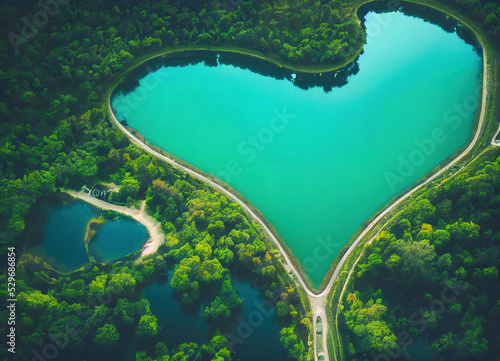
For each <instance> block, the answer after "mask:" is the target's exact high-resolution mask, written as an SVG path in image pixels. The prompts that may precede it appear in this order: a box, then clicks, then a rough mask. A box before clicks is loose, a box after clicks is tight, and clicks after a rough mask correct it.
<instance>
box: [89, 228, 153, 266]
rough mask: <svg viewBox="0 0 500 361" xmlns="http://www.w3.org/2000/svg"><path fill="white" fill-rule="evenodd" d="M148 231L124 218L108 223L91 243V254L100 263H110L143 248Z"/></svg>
mask: <svg viewBox="0 0 500 361" xmlns="http://www.w3.org/2000/svg"><path fill="white" fill-rule="evenodd" d="M147 239H148V231H147V229H146V227H144V226H143V225H142V224H141V223H139V222H137V221H135V220H132V219H129V218H123V219H120V220H117V221H111V222H108V223H106V224H105V225H104V226H103V227H102V228H101V229H100V230H99V232H97V234H96V236H95V237H94V239H93V240H92V241H91V242H90V245H89V253H90V254H91V255H92V256H93V257H95V259H96V260H97V261H99V262H105V263H109V262H112V261H114V260H117V259H120V258H123V257H125V256H127V255H128V254H130V253H133V252H136V251H137V250H140V249H141V248H142V245H143V244H144V242H146V240H147Z"/></svg>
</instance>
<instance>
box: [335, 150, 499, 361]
mask: <svg viewBox="0 0 500 361" xmlns="http://www.w3.org/2000/svg"><path fill="white" fill-rule="evenodd" d="M484 159H485V157H483V159H482V160H476V161H475V162H473V163H472V164H471V165H469V166H468V167H467V168H465V169H463V170H462V171H461V174H460V175H459V176H456V177H453V178H451V179H450V180H448V181H446V182H444V183H441V184H440V185H439V187H437V188H431V190H430V191H427V193H424V195H420V196H419V197H416V199H414V200H413V201H412V202H411V203H410V204H409V205H408V206H407V207H406V208H405V209H404V210H403V211H402V212H401V213H400V214H399V215H398V216H397V217H396V219H395V220H394V222H393V223H392V224H391V225H390V226H389V227H388V228H386V230H385V231H383V232H381V233H380V234H379V235H378V237H377V238H376V239H375V240H374V241H373V242H372V244H371V245H369V246H368V247H367V251H366V254H365V255H364V257H362V258H361V259H360V262H359V263H358V265H357V267H356V273H355V281H354V289H355V290H356V291H355V292H353V293H350V294H348V295H347V297H346V301H347V303H348V305H349V306H348V307H345V308H344V311H343V316H344V321H345V324H346V327H347V329H348V331H349V332H348V339H349V343H350V344H352V347H351V354H352V356H353V357H358V356H360V355H363V357H365V356H367V355H368V356H370V357H376V356H377V352H382V351H383V350H384V349H393V350H394V349H396V348H397V347H398V345H397V343H396V339H395V336H394V335H399V334H400V333H402V332H406V333H409V334H412V335H413V336H414V337H417V336H418V334H419V332H423V330H429V331H426V337H428V338H429V340H430V342H431V348H432V351H433V352H434V354H435V355H436V357H437V358H438V359H452V360H470V359H474V360H478V361H479V360H490V359H492V355H496V354H498V352H499V350H500V349H499V346H498V345H499V340H500V331H499V330H500V327H499V321H498V317H497V316H498V315H499V314H500V308H499V306H498V302H497V300H498V299H499V297H500V289H499V288H498V265H499V257H500V248H499V245H498V240H499V239H500V224H499V223H498V222H497V221H496V219H498V216H499V215H500V209H499V205H500V203H499V202H497V201H496V200H497V199H498V198H497V197H498V196H499V195H500V183H499V180H500V157H499V158H496V159H495V160H494V161H484ZM485 194H487V196H486V197H485V196H484V195H485ZM451 210H453V211H451ZM457 285H462V286H460V288H459V291H458V290H457V287H458V286H457ZM374 289H375V290H376V289H379V290H378V291H377V292H375V293H373V290H374ZM451 290H454V291H453V292H452V291H451ZM448 293H451V294H452V295H454V297H453V298H447V297H446V295H447V294H448ZM383 295H386V298H384V297H383ZM364 300H367V301H366V303H364ZM373 300H376V301H375V302H374V301H373ZM439 302H441V304H442V308H441V307H439V308H438V307H437V306H436V305H437V304H439ZM412 315H413V317H412ZM415 315H417V316H419V317H417V318H415ZM493 315H496V316H495V317H496V318H495V317H493ZM411 326H414V327H411ZM486 330H487V332H486ZM403 352H406V351H405V347H403Z"/></svg>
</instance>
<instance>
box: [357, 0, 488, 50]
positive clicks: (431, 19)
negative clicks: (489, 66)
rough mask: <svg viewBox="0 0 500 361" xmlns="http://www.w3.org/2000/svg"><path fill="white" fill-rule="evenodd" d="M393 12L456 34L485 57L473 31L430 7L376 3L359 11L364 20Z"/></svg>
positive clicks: (362, 6)
mask: <svg viewBox="0 0 500 361" xmlns="http://www.w3.org/2000/svg"><path fill="white" fill-rule="evenodd" d="M392 11H398V12H401V13H403V14H405V15H407V16H411V17H414V18H418V19H421V20H423V21H425V22H427V23H430V24H433V25H437V26H439V27H440V28H441V29H443V30H444V31H446V32H447V33H455V34H457V36H458V37H459V38H460V39H462V40H463V41H465V42H466V43H467V44H469V45H471V46H472V47H473V48H474V51H475V52H476V54H477V55H479V56H480V57H482V56H483V51H482V49H481V44H480V43H479V41H478V40H477V38H476V36H475V35H474V33H473V32H472V30H470V29H469V28H468V27H466V26H464V25H462V24H461V23H460V22H459V21H458V20H456V19H455V18H454V17H452V16H449V15H447V14H445V13H444V12H442V11H439V10H436V9H433V8H431V7H428V6H424V5H420V4H415V3H410V2H404V1H401V2H392V1H391V2H387V1H375V2H370V3H367V4H364V5H361V6H360V7H359V9H358V18H359V19H364V18H365V16H366V14H368V13H369V12H374V13H377V14H384V13H388V12H392ZM362 24H363V27H364V21H362Z"/></svg>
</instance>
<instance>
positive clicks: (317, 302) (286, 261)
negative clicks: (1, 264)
mask: <svg viewBox="0 0 500 361" xmlns="http://www.w3.org/2000/svg"><path fill="white" fill-rule="evenodd" d="M476 36H477V34H476ZM477 37H478V36H477ZM478 39H479V37H478ZM483 49H484V47H483ZM488 70H489V68H488V58H487V53H486V52H484V51H483V92H482V93H483V94H482V103H481V111H480V116H479V120H478V125H477V129H476V131H475V134H474V137H473V139H472V141H471V142H470V144H469V146H468V147H467V148H466V149H465V150H464V151H463V152H462V153H461V154H460V155H458V156H457V157H456V158H455V159H453V160H452V161H451V162H450V163H448V164H447V165H445V166H443V168H441V169H440V170H439V171H437V172H436V173H434V174H433V175H432V176H431V177H429V178H428V179H427V180H425V181H424V182H422V183H421V184H419V185H417V186H416V187H414V188H413V189H411V190H410V191H408V192H407V193H406V194H404V195H403V196H401V197H400V198H398V199H397V200H396V201H395V202H393V203H392V204H391V205H389V206H388V207H387V208H385V209H384V210H383V211H382V212H381V213H380V214H379V215H378V216H377V217H376V218H375V219H373V220H372V222H371V223H370V224H369V225H368V226H367V227H366V228H365V229H364V230H363V231H362V232H361V234H360V235H359V236H358V237H357V238H356V239H355V241H354V242H353V243H352V245H351V246H350V247H349V249H348V250H347V251H346V253H345V254H344V255H343V257H342V259H341V260H340V262H339V263H338V265H337V267H336V268H335V271H334V272H333V274H332V276H331V278H330V280H329V282H328V284H327V286H326V288H325V289H323V291H321V292H320V293H315V292H314V291H313V290H312V289H311V288H310V287H309V285H308V283H307V282H306V281H305V279H304V277H303V276H302V274H301V273H300V272H299V271H298V270H297V268H296V267H295V265H294V264H293V263H292V261H291V259H290V257H289V255H288V254H287V252H286V250H285V249H284V247H283V246H282V245H281V243H280V242H279V240H278V239H277V237H276V236H275V235H274V234H273V233H272V232H271V230H270V229H269V228H268V227H267V226H266V224H265V222H264V221H263V220H262V219H261V218H260V217H259V216H258V215H257V214H256V213H255V212H253V211H252V210H251V209H250V207H249V206H248V205H247V204H246V203H245V202H244V201H243V200H241V199H240V198H238V196H237V195H235V194H233V193H231V192H230V191H229V190H227V189H225V188H224V187H222V186H221V185H219V184H217V183H216V182H214V181H212V180H211V179H209V178H207V177H206V176H204V175H203V174H200V173H198V172H196V171H194V170H192V169H190V168H187V167H186V166H184V165H182V164H179V163H177V162H176V161H175V160H174V159H171V158H169V157H167V156H165V155H163V154H160V153H159V152H157V151H155V150H154V149H152V148H151V147H149V146H148V145H146V144H144V143H143V142H142V141H141V140H139V139H138V138H137V137H136V136H135V135H133V134H132V133H131V132H130V131H129V130H128V129H127V128H125V127H124V126H123V125H122V124H121V123H120V122H119V121H118V119H117V118H116V116H115V114H114V113H113V110H112V107H111V99H110V98H108V99H107V103H108V104H107V107H108V113H109V115H110V118H111V121H112V123H113V124H114V125H115V126H116V127H118V128H119V129H120V130H121V131H122V132H123V133H124V134H125V135H126V136H127V137H128V138H129V139H130V141H131V142H132V143H133V144H135V145H137V146H138V147H140V148H142V149H143V150H145V151H146V152H148V153H149V154H151V155H153V156H155V157H157V158H159V159H161V160H163V161H165V162H167V163H169V164H170V165H172V166H173V167H174V168H176V169H179V170H181V171H183V172H185V173H187V174H189V175H191V176H192V177H193V178H196V179H198V180H200V181H202V182H205V183H207V184H209V185H210V186H211V187H213V188H214V189H215V190H216V191H218V192H220V193H221V194H224V195H225V196H226V197H228V198H230V199H231V200H232V201H234V202H235V203H237V204H239V205H240V206H241V207H242V208H243V209H244V210H245V211H246V213H247V214H248V215H249V216H250V217H251V218H252V219H253V220H254V221H255V222H256V223H257V224H258V225H259V226H260V227H261V228H262V230H263V231H264V233H265V234H266V236H267V237H268V238H269V239H270V240H271V241H272V242H273V243H274V244H275V246H276V247H277V248H278V250H279V251H280V254H281V256H282V258H283V266H284V267H285V269H286V270H287V272H288V273H289V274H291V275H292V278H293V279H294V280H296V281H297V282H298V283H299V284H300V286H302V288H303V289H304V290H305V292H306V293H307V296H308V298H309V301H310V303H311V308H312V312H313V330H314V331H313V332H314V350H315V355H316V358H317V356H318V353H319V352H320V351H323V352H324V355H325V360H329V355H328V349H327V341H326V337H327V333H328V329H327V327H328V322H327V318H326V312H325V307H326V306H327V296H328V294H329V293H330V291H331V290H332V287H333V285H334V284H335V281H336V279H337V277H338V275H339V273H340V270H341V269H342V267H343V266H344V264H345V262H346V260H347V258H348V257H349V256H350V255H351V253H352V252H353V250H354V249H355V248H356V247H357V246H358V245H359V243H360V242H361V240H362V239H363V238H364V237H365V236H366V235H367V233H368V232H370V231H371V230H372V229H373V228H374V226H375V225H376V224H377V223H379V222H380V221H381V220H382V219H383V218H384V217H385V216H386V215H387V214H388V213H389V212H391V211H392V210H393V209H394V208H395V207H396V206H398V205H399V204H401V202H403V201H404V200H406V199H408V198H409V197H410V196H412V195H413V194H414V193H415V192H416V191H418V190H419V189H421V188H422V187H424V186H425V185H427V184H429V183H430V182H432V181H434V180H435V179H436V178H438V177H439V176H441V175H442V174H443V173H445V172H446V171H448V170H449V169H450V168H451V167H453V166H454V165H455V164H457V162H459V161H460V160H461V159H463V158H464V157H465V156H467V155H468V154H469V153H470V151H471V150H472V149H473V148H474V146H475V145H476V143H477V141H478V139H479V136H480V133H481V130H482V127H483V124H484V118H485V114H486V98H487V96H488V89H487V81H488V76H487V74H488ZM494 145H500V144H494ZM68 193H69V192H68ZM74 193H75V195H76V194H78V197H79V198H81V197H80V196H83V197H84V196H85V195H82V194H81V193H76V192H74ZM70 194H71V193H70ZM72 195H73V194H72ZM87 198H92V197H90V196H88V197H87ZM81 199H84V198H81ZM84 200H85V201H89V200H88V199H84ZM92 200H93V202H96V201H99V200H96V199H95V198H92ZM100 202H102V201H100ZM90 203H92V202H90ZM102 203H105V204H106V205H108V204H109V203H106V202H102ZM92 204H95V203H92ZM95 205H96V204H95ZM98 206H99V205H98ZM116 207H119V206H116ZM123 208H126V207H123ZM109 209H111V208H109ZM126 209H128V208H126ZM128 210H129V211H130V209H128ZM117 211H118V210H117ZM125 214H127V213H125ZM131 216H132V217H134V215H132V214H131ZM143 216H144V215H143ZM150 218H151V217H150ZM153 221H154V220H153ZM155 222H156V221H155ZM141 223H143V222H141ZM143 224H145V223H143ZM148 229H149V228H148ZM160 229H161V228H160ZM377 235H378V232H377V234H375V235H374V236H373V237H372V238H371V239H370V241H369V242H371V240H373V238H375V237H376V236H377ZM152 238H153V237H152ZM163 240H164V237H163ZM163 240H162V242H163ZM157 242H158V241H155V240H153V242H152V244H154V245H155V246H156V248H157V247H158V246H159V244H157ZM160 244H161V243H160ZM155 246H153V245H152V246H151V247H150V248H147V250H145V252H147V253H151V252H154V251H155V250H156V248H155ZM143 253H144V252H143ZM360 257H361V255H360V256H359V257H358V259H357V260H356V263H357V261H358V260H359V259H360ZM353 269H354V268H353ZM353 269H351V270H350V272H349V276H348V278H347V280H346V282H345V284H344V286H343V289H342V295H343V293H344V291H345V288H346V285H347V282H348V281H349V278H350V276H351V274H352V272H353ZM317 316H319V317H320V318H321V320H322V323H323V332H322V334H321V335H322V339H323V340H322V345H323V350H318V349H317V334H316V319H317ZM335 317H337V312H335ZM334 356H335V359H337V356H336V355H334Z"/></svg>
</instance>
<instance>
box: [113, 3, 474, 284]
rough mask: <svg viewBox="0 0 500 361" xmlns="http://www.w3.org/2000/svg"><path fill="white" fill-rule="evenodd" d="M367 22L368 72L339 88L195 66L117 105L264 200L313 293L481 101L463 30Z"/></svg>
mask: <svg viewBox="0 0 500 361" xmlns="http://www.w3.org/2000/svg"><path fill="white" fill-rule="evenodd" d="M365 24H366V27H367V34H368V39H367V44H366V46H365V51H364V53H363V54H362V55H361V56H360V57H359V59H358V64H359V72H358V73H357V74H356V75H353V76H350V77H349V78H348V83H347V85H345V86H343V87H341V88H334V89H333V90H332V91H330V92H325V91H324V90H323V89H322V88H319V87H315V88H311V89H309V90H302V89H300V88H298V87H296V86H294V84H293V83H292V82H291V81H290V80H276V79H274V78H272V77H266V76H262V75H259V74H257V73H254V72H251V71H250V70H244V69H241V68H238V67H235V66H231V65H218V66H211V67H210V66H207V65H204V64H201V63H200V64H197V65H189V66H185V67H163V68H161V69H160V70H158V71H156V72H152V73H150V74H149V75H147V76H146V77H144V78H143V79H141V80H140V86H139V87H137V88H136V89H134V90H133V91H129V92H127V93H117V94H116V95H115V96H114V97H113V100H112V104H113V107H115V108H116V109H117V112H118V113H117V117H118V119H121V117H123V116H126V119H127V121H128V124H129V125H130V126H131V127H133V128H136V129H138V130H139V131H140V132H141V133H142V134H143V135H144V136H145V137H146V139H147V140H148V141H150V142H151V143H153V144H155V145H158V146H160V147H162V148H163V149H165V150H166V151H168V152H169V153H171V154H173V155H175V156H177V157H179V158H181V159H182V160H184V161H186V162H188V163H191V164H193V165H194V166H196V167H198V168H199V169H201V170H203V171H205V172H207V173H210V174H213V175H216V176H218V177H219V178H221V179H222V180H223V181H226V182H227V183H228V184H230V185H231V186H232V187H233V188H234V189H236V190H237V191H238V192H240V193H241V194H242V195H243V196H244V197H245V198H246V199H248V200H249V201H250V202H251V203H252V204H253V205H255V206H256V207H257V208H258V209H259V210H260V211H261V212H262V213H263V215H264V216H265V218H266V219H267V220H268V221H269V222H271V223H272V224H273V226H274V227H275V228H276V230H277V232H278V233H279V235H280V236H281V238H282V239H283V240H284V242H285V243H286V245H287V246H288V247H289V248H290V250H291V251H292V252H293V254H294V255H295V256H296V257H297V259H298V260H299V261H300V262H301V263H302V265H303V266H304V269H305V271H306V274H307V275H308V276H309V278H310V280H311V282H312V285H313V286H316V287H318V286H319V284H320V283H321V280H322V278H323V277H324V275H325V273H326V272H327V270H328V268H329V267H330V264H331V262H332V261H333V260H334V258H335V257H336V256H337V254H338V252H339V250H340V249H341V248H342V247H344V245H345V244H346V243H347V242H348V240H349V239H350V238H351V237H352V236H353V234H354V233H355V232H356V231H357V230H358V229H359V228H360V227H361V225H362V223H363V222H364V221H365V220H367V219H368V218H369V217H370V216H372V215H373V214H374V212H376V211H377V210H378V209H380V208H381V207H383V206H384V205H385V204H386V203H387V202H388V201H389V200H390V199H391V198H392V197H394V196H395V195H397V194H398V193H400V192H402V191H403V190H405V189H406V188H407V187H409V186H410V185H411V184H412V183H414V182H415V181H417V180H418V179H419V178H421V177H422V176H423V175H425V174H426V173H427V172H429V171H430V170H432V169H433V168H435V167H436V166H438V165H439V164H440V163H441V162H443V161H444V160H445V159H446V158H447V157H449V156H451V155H453V154H454V153H455V152H456V151H457V150H458V149H459V148H460V147H462V146H463V145H465V144H466V142H467V140H468V139H469V137H470V136H471V133H472V126H473V121H474V118H475V113H476V109H477V106H478V102H479V100H478V96H477V93H478V90H479V87H480V85H479V83H480V77H479V76H480V72H481V70H482V59H481V58H480V57H479V56H478V55H477V53H476V52H474V50H473V47H472V46H471V45H469V44H467V43H466V42H465V41H464V40H462V39H461V38H460V37H459V36H458V35H457V34H456V33H448V32H446V31H444V30H443V29H442V28H440V27H439V26H437V25H433V24H431V23H428V22H425V21H423V20H422V19H420V18H415V17H411V16H407V15H404V14H402V13H400V12H391V13H385V14H377V13H373V12H369V13H368V14H367V15H366V19H365ZM322 76H328V77H333V76H335V73H324V74H322ZM283 115H285V118H284V120H283Z"/></svg>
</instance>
